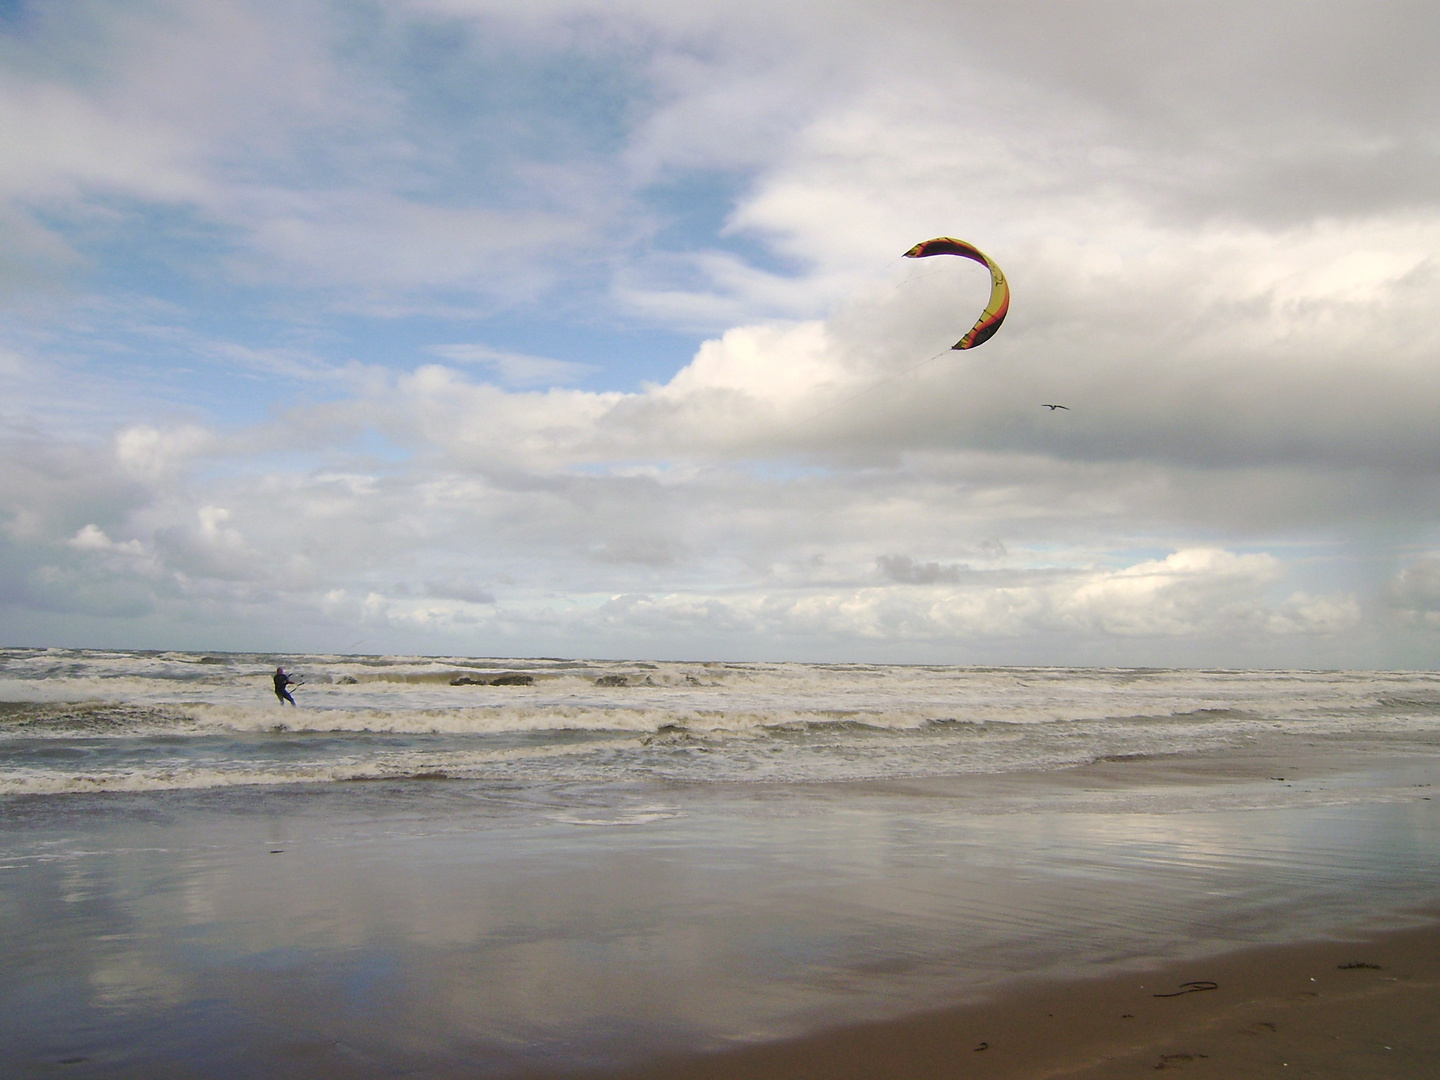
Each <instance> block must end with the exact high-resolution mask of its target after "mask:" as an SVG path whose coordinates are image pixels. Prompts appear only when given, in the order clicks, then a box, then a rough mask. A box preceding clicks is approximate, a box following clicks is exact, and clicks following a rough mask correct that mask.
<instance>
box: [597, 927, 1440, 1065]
mask: <svg viewBox="0 0 1440 1080" xmlns="http://www.w3.org/2000/svg"><path fill="white" fill-rule="evenodd" d="M1416 917H1417V918H1423V919H1425V920H1427V921H1426V923H1425V925H1422V926H1419V927H1414V928H1411V929H1406V930H1401V931H1395V932H1391V933H1386V934H1380V935H1368V936H1359V937H1356V938H1354V939H1352V940H1327V941H1319V942H1306V943H1301V944H1294V945H1287V946H1274V947H1269V948H1258V949H1250V950H1246V951H1243V952H1239V953H1234V954H1230V955H1224V956H1219V957H1214V958H1211V959H1207V960H1199V961H1185V962H1182V963H1171V964H1167V965H1164V966H1161V967H1157V968H1154V969H1151V970H1148V971H1145V972H1140V973H1135V974H1127V975H1122V976H1111V977H1108V978H1100V979H1093V980H1084V979H1082V980H1075V981H1070V982H1063V983H1058V984H1048V985H1044V986H1040V987H1032V988H1029V989H1026V990H1022V991H1018V992H1014V993H1011V994H1008V995H1003V996H1001V997H999V998H997V999H996V1000H993V1001H990V1002H986V1003H984V1004H980V1005H975V1006H970V1007H966V1008H957V1009H950V1010H940V1011H936V1012H931V1013H927V1014H924V1015H919V1016H912V1017H907V1018H903V1019H899V1020H893V1021H888V1022H882V1023H871V1024H859V1025H854V1026H851V1027H847V1028H843V1029H841V1030H837V1031H829V1032H822V1033H819V1034H815V1035H812V1036H809V1037H806V1038H802V1039H796V1040H792V1041H788V1042H784V1043H779V1044H772V1045H766V1046H755V1047H747V1048H745V1049H741V1050H736V1051H731V1052H727V1053H720V1054H712V1055H708V1056H701V1057H685V1058H669V1059H666V1060H663V1061H657V1062H653V1063H651V1064H649V1065H647V1066H645V1067H643V1068H640V1069H634V1070H628V1071H625V1072H620V1073H616V1072H609V1073H604V1074H590V1075H594V1076H600V1075H604V1076H607V1077H610V1078H611V1080H621V1078H623V1080H661V1078H665V1080H722V1078H724V1080H772V1078H773V1080H807V1078H814V1080H852V1078H853V1080H877V1078H894V1080H930V1078H942V1077H944V1078H949V1077H956V1078H960V1077H977V1078H980V1077H984V1078H990V1080H1041V1078H1061V1077H1063V1078H1066V1080H1122V1078H1129V1077H1145V1076H1154V1075H1155V1073H1156V1072H1157V1071H1164V1072H1165V1074H1166V1075H1180V1074H1183V1075H1185V1076H1193V1077H1197V1078H1198V1077H1216V1078H1220V1077H1225V1078H1231V1080H1244V1078H1248V1077H1280V1076H1285V1077H1314V1078H1329V1077H1333V1078H1335V1080H1355V1078H1361V1077H1385V1078H1389V1080H1409V1078H1414V1080H1429V1078H1431V1077H1434V1076H1435V1075H1436V1073H1437V1069H1440V911H1430V912H1424V913H1419V914H1417V916H1416Z"/></svg>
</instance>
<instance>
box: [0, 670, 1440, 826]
mask: <svg viewBox="0 0 1440 1080" xmlns="http://www.w3.org/2000/svg"><path fill="white" fill-rule="evenodd" d="M278 659H279V661H280V662H283V663H284V664H285V665H286V669H287V671H290V672H293V673H295V674H296V675H297V677H298V678H300V679H302V680H303V685H302V686H300V687H298V688H296V689H295V690H294V691H293V693H294V694H295V697H296V701H297V702H298V704H299V707H297V708H293V709H292V708H290V707H289V706H288V705H286V706H283V707H282V705H281V704H280V703H279V702H278V701H277V699H276V698H275V696H274V693H273V691H272V684H271V673H272V672H273V671H274V668H275V666H276V663H277V658H275V657H272V656H268V655H267V656H260V655H253V654H200V653H179V652H115V651H101V650H71V649H43V650H26V649H11V650H6V651H3V652H0V702H5V703H6V704H5V705H4V710H5V711H4V713H3V714H0V718H3V727H0V795H18V794H35V795H46V794H61V793H66V792H87V791H114V792H119V791H158V790H169V789H180V788H190V789H199V788H215V787H225V786H251V785H270V784H302V783H303V784H324V783H336V782H342V781H357V780H379V779H404V778H407V777H408V778H423V779H455V780H474V781H484V780H490V781H506V782H515V783H535V784H542V785H543V784H555V783H564V782H577V781H590V782H619V781H633V780H666V781H674V782H685V783H697V784H704V783H744V782H755V781H774V782H806V781H853V780H872V779H882V778H899V777H926V776H956V775H966V774H1001V773H1017V772H1027V771H1035V770H1042V771H1043V770H1054V769H1061V768H1065V767H1067V766H1074V765H1080V764H1084V763H1087V762H1091V761H1095V760H1099V759H1104V758H1106V757H1120V756H1126V755H1158V754H1171V755H1173V754H1178V753H1187V752H1206V751H1215V752H1220V751H1223V750H1225V749H1226V748H1232V747H1243V746H1245V745H1247V744H1249V743H1252V742H1254V741H1255V740H1257V739H1267V738H1271V737H1273V736H1275V735H1276V734H1283V735H1286V736H1292V737H1297V738H1305V737H1310V738H1325V739H1337V738H1338V739H1355V740H1364V739H1366V738H1373V739H1380V740H1383V739H1402V740H1403V739H1405V738H1409V737H1416V738H1429V739H1433V738H1434V736H1435V735H1436V733H1437V732H1440V675H1437V674H1435V673H1431V672H1333V671H1278V672H1277V671H1176V670H1148V669H1147V670H1133V669H1088V668H1087V669H1068V668H970V667H938V666H924V667H898V666H886V665H869V664H765V663H749V664H740V663H678V662H668V663H662V662H657V663H644V662H639V663H637V662H623V661H574V660H524V661H517V660H476V659H469V658H460V657H421V656H286V657H281V658H278ZM505 676H510V677H511V679H512V680H514V677H515V676H520V677H521V678H520V679H519V680H514V681H522V682H523V681H525V680H529V681H530V682H531V685H528V686H527V685H500V686H496V685H490V684H492V683H493V682H494V681H495V680H496V679H501V680H502V681H504V677H505ZM456 683H459V684H460V685H453V684H456ZM477 684H483V685H477ZM1285 798H1286V796H1285V795H1284V793H1281V792H1277V793H1275V801H1276V802H1277V803H1283V802H1284V801H1285Z"/></svg>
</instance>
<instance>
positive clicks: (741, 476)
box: [0, 0, 1440, 668]
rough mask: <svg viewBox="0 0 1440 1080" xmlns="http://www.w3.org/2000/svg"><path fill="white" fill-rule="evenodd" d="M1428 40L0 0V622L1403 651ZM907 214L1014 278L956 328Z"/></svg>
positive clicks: (1423, 639)
mask: <svg viewBox="0 0 1440 1080" xmlns="http://www.w3.org/2000/svg"><path fill="white" fill-rule="evenodd" d="M1437 53H1440V7H1437V6H1436V5H1434V4H1432V3H1425V2H1419V0H1417V2H1385V0H1366V2H1364V3H1360V2H1358V0H1357V2H1325V0H1305V2H1296V3H1287V2H1270V3H1266V2H1262V3H1255V2H1254V0H1247V2H1245V3H1240V2H1233V3H1232V2H1229V0H1204V2H1196V3H1187V4H1175V3H1170V2H1161V0H1072V2H1065V3H1060V2H1049V3H1041V2H1031V0H1009V2H1007V3H1005V4H1001V5H997V4H994V3H993V0H992V2H986V3H972V2H968V0H943V2H934V3H929V2H905V0H885V2H884V3H881V2H868V0H867V2H857V0H826V2H824V3H820V2H807V0H765V2H763V3H760V2H755V0H727V2H726V3H723V4H722V3H717V2H712V0H695V2H692V3H686V4H676V3H674V2H673V0H604V2H593V0H526V2H524V3H521V2H519V0H388V2H383V3H381V2H365V0H328V2H327V0H208V2H207V3H205V4H194V3H190V2H188V0H103V2H94V3H89V2H85V0H68V2H66V3H64V4H55V3H45V2H39V0H33V2H30V0H8V2H0V442H3V448H0V644H5V645H11V646H43V645H68V646H89V647H117V648H155V649H194V650H214V651H219V650H259V651H266V652H277V653H279V652H310V651H327V652H357V651H358V652H366V653H378V652H407V653H423V654H458V655H477V656H496V657H502V656H512V657H513V656H537V655H544V656H581V657H612V658H652V659H693V660H727V659H728V660H801V661H834V662H852V661H856V662H895V663H948V664H1084V665H1092V664H1093V665H1118V666H1157V665H1158V666H1167V665H1177V666H1200V667H1211V666H1214V667H1305V668H1321V667H1325V668H1328V667H1343V668H1375V667H1386V668H1431V667H1434V666H1435V665H1436V663H1437V659H1440V468H1437V466H1440V422H1437V419H1440V416H1437V413H1440V303H1437V300H1440V257H1437V252H1440V65H1437V64H1436V63H1435V62H1434V57H1435V56H1436V54H1437ZM937 236H954V237H960V238H962V239H965V240H968V241H970V242H971V243H973V244H975V245H977V246H978V247H980V248H981V249H983V250H984V251H986V252H987V253H989V254H990V255H991V256H992V257H993V258H994V259H995V260H996V261H997V262H998V263H999V264H1000V265H1001V266H1002V267H1003V268H1004V271H1005V273H1006V276H1007V277H1008V279H1009V281H1010V284H1011V288H1012V290H1013V293H1012V303H1011V308H1010V314H1009V317H1008V319H1007V321H1006V322H1005V325H1004V326H1003V328H1002V329H1001V330H1000V332H999V333H998V334H997V335H996V336H995V337H994V338H992V339H991V340H990V341H989V342H987V343H985V344H984V345H982V346H980V347H979V348H976V349H973V350H968V351H964V352H957V351H952V350H951V349H950V348H949V346H950V345H952V344H953V343H954V342H955V341H957V340H958V339H959V337H960V336H961V335H962V334H963V333H964V332H965V331H966V330H968V329H969V327H970V325H971V324H972V323H973V322H974V320H975V318H976V316H977V315H978V314H979V311H980V309H981V307H983V305H984V302H985V300H986V298H987V296H988V290H989V279H988V275H987V274H986V272H985V270H984V268H983V267H980V266H978V265H976V264H974V263H972V262H969V261H966V260H963V259H955V258H950V257H936V258H933V259H926V260H906V259H903V258H901V257H900V256H901V255H902V254H903V253H904V252H905V251H906V250H907V249H908V248H910V247H911V246H912V245H913V244H915V243H917V242H918V241H921V240H925V239H929V238H931V237H937ZM1047 403H1050V404H1064V405H1065V406H1066V407H1067V408H1066V409H1065V410H1059V409H1048V408H1045V407H1044V406H1045V404H1047Z"/></svg>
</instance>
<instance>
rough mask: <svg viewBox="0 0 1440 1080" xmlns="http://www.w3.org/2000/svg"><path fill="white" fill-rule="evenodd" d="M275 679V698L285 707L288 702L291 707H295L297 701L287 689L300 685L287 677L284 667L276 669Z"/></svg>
mask: <svg viewBox="0 0 1440 1080" xmlns="http://www.w3.org/2000/svg"><path fill="white" fill-rule="evenodd" d="M274 679H275V696H276V698H278V699H279V701H280V704H281V705H284V704H285V702H287V701H288V702H290V704H291V705H294V704H295V699H294V698H293V697H291V696H290V691H289V690H288V689H286V688H287V687H290V686H299V685H300V684H299V683H298V682H297V681H296V680H295V679H294V678H292V677H291V676H289V675H286V674H285V669H284V668H283V667H277V668H276V669H275V675H274Z"/></svg>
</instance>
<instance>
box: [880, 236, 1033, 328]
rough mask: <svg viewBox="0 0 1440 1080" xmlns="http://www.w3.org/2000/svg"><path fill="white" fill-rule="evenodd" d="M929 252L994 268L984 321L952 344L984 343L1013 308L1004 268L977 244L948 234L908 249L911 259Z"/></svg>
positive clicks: (982, 313) (919, 257)
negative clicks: (958, 257)
mask: <svg viewBox="0 0 1440 1080" xmlns="http://www.w3.org/2000/svg"><path fill="white" fill-rule="evenodd" d="M929 255H959V256H960V257H961V258H963V259H971V260H973V261H975V262H977V263H979V264H980V265H981V266H983V267H985V268H986V269H987V270H989V271H990V303H988V304H986V305H985V310H984V311H983V312H981V313H980V321H979V322H977V323H976V324H975V325H974V326H972V327H971V328H970V332H969V333H968V334H966V335H965V336H964V337H962V338H961V339H960V340H959V341H957V342H956V343H955V344H954V345H952V346H950V347H951V348H952V349H973V348H974V347H975V346H976V345H983V344H984V343H985V342H987V341H989V340H990V339H991V338H992V337H994V336H995V331H996V330H999V329H1000V324H1001V323H1002V322H1004V321H1005V313H1006V312H1008V311H1009V310H1010V286H1009V285H1008V284H1007V283H1006V281H1005V275H1004V274H1003V273H1001V271H1000V267H998V266H996V265H995V264H994V263H993V262H991V261H990V256H988V255H986V254H985V253H984V252H983V251H981V250H980V249H979V248H977V247H975V246H974V245H973V244H967V243H966V242H965V241H964V240H954V239H952V238H951V237H948V236H939V237H936V238H935V239H934V240H926V241H925V242H924V243H923V244H916V245H915V246H914V247H913V248H911V249H910V250H909V251H907V252H905V258H907V259H923V258H925V257H927V256H929Z"/></svg>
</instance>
